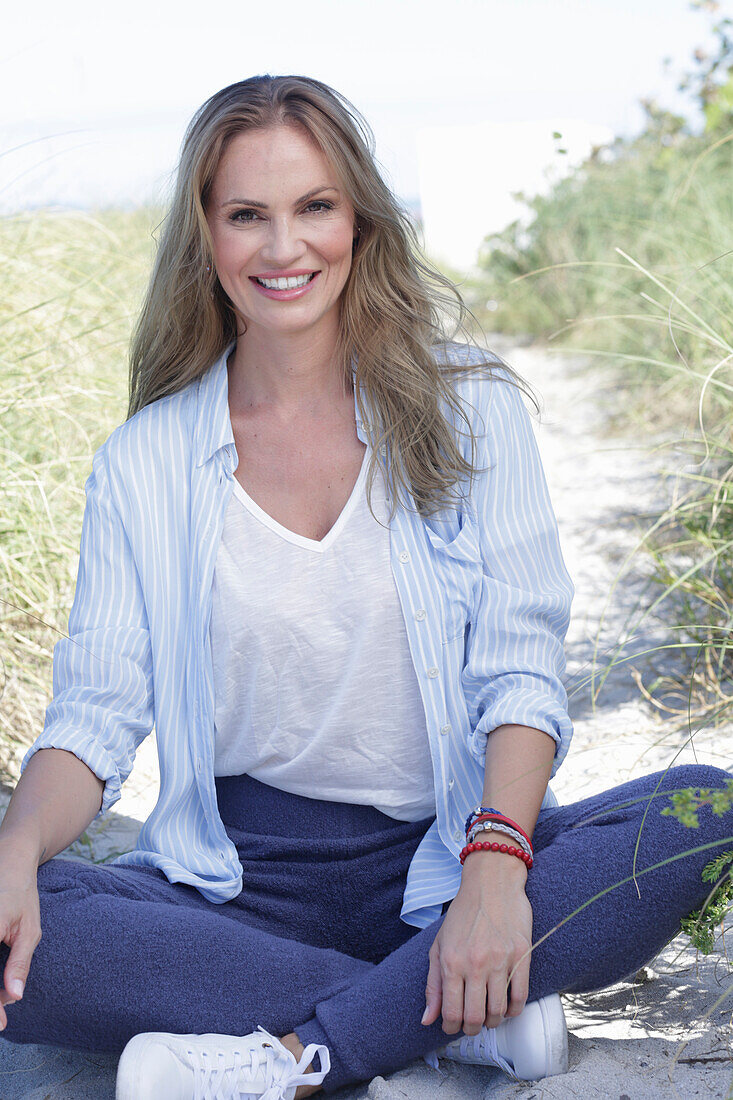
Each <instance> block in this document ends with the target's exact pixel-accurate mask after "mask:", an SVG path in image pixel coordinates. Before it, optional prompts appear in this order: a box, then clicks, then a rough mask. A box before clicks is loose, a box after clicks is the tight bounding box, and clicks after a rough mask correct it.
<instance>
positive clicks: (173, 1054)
mask: <svg viewBox="0 0 733 1100" xmlns="http://www.w3.org/2000/svg"><path fill="white" fill-rule="evenodd" d="M315 1054H318V1055H319V1057H320V1059H321V1069H320V1071H319V1072H317V1073H315V1072H314V1073H306V1072H305V1070H306V1068H307V1066H309V1065H310V1063H311V1061H312V1060H313V1056H314V1055H315ZM330 1068H331V1058H330V1055H329V1052H328V1047H326V1046H320V1045H318V1044H316V1043H309V1045H308V1046H307V1047H306V1048H305V1050H304V1051H303V1054H302V1056H301V1059H300V1061H299V1062H296V1060H295V1055H294V1054H293V1053H292V1051H290V1050H288V1049H287V1047H285V1046H283V1044H282V1043H281V1042H280V1040H279V1039H276V1038H275V1036H274V1035H270V1033H269V1032H268V1031H265V1029H264V1028H263V1027H262V1026H261V1025H260V1026H259V1028H258V1030H257V1031H253V1032H252V1033H251V1034H250V1035H243V1036H236V1035H174V1034H171V1033H169V1032H166V1031H145V1032H141V1034H139V1035H133V1037H132V1039H130V1041H129V1043H128V1044H127V1046H126V1047H125V1049H124V1050H123V1051H122V1055H121V1057H120V1061H119V1064H118V1066H117V1089H116V1092H115V1097H116V1100H293V1097H294V1096H295V1090H296V1088H297V1086H298V1085H320V1084H321V1082H322V1081H323V1078H324V1077H325V1076H326V1074H327V1073H328V1071H329V1069H330Z"/></svg>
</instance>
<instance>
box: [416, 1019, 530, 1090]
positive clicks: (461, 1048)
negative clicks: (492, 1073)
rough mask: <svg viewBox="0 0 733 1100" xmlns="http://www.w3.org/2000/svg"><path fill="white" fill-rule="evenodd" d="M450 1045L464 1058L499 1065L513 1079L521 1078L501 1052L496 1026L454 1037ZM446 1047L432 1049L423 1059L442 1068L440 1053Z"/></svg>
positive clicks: (434, 1066)
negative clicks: (439, 1061) (497, 1041)
mask: <svg viewBox="0 0 733 1100" xmlns="http://www.w3.org/2000/svg"><path fill="white" fill-rule="evenodd" d="M448 1046H450V1047H451V1048H452V1049H453V1050H455V1051H457V1053H458V1054H459V1055H460V1056H461V1057H462V1058H468V1059H471V1060H473V1061H478V1062H485V1063H486V1065H492V1066H498V1067H499V1069H501V1070H503V1071H504V1073H506V1074H507V1076H508V1077H511V1078H512V1080H514V1081H519V1080H520V1078H519V1077H517V1075H516V1073H515V1072H514V1066H513V1065H512V1064H511V1062H508V1061H507V1060H506V1058H503V1057H502V1056H501V1054H499V1049H498V1047H497V1043H496V1029H495V1028H489V1027H483V1028H482V1029H481V1031H479V1033H478V1035H462V1036H461V1038H460V1039H454V1040H453V1041H452V1042H451V1043H449V1044H448ZM445 1049H446V1048H445V1047H440V1048H439V1049H438V1050H431V1051H430V1052H429V1053H428V1054H425V1055H423V1061H425V1062H427V1064H428V1065H429V1066H432V1067H433V1069H440V1065H439V1063H438V1054H441V1053H442V1052H443V1051H444V1050H445Z"/></svg>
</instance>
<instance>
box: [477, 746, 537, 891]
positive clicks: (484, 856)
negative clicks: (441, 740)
mask: <svg viewBox="0 0 733 1100" xmlns="http://www.w3.org/2000/svg"><path fill="white" fill-rule="evenodd" d="M554 758H555V742H554V740H553V739H552V738H551V737H550V736H549V734H547V733H544V732H543V731H542V730H538V729H533V728H532V727H530V726H514V725H504V726H498V727H497V728H496V729H495V730H493V731H492V732H491V733H490V734H489V737H488V742H487V746H486V774H485V779H484V790H483V795H482V801H481V804H482V806H493V807H494V809H496V810H498V811H499V812H500V813H503V814H506V815H507V817H510V818H511V819H512V820H513V821H516V823H517V824H518V825H519V826H521V828H522V829H523V830H524V832H525V833H526V834H527V836H528V837H530V838H531V837H532V833H533V832H534V827H535V825H536V824H537V817H538V815H539V812H540V806H541V805H542V799H543V798H544V796H545V791H546V790H547V783H548V780H549V778H550V773H551V771H552V762H553V760H554ZM484 836H485V837H486V836H488V834H484ZM490 839H492V840H493V839H499V837H498V830H497V835H496V837H495V834H494V832H493V831H492V833H491V835H490ZM501 839H504V838H503V837H502V838H501ZM508 842H509V843H510V844H511V843H514V842H513V841H512V840H511V839H510V840H509V841H508ZM492 857H497V858H492ZM498 866H501V867H502V869H503V870H506V871H507V872H510V873H512V872H513V873H514V874H516V875H517V876H519V877H521V878H524V877H526V867H525V866H524V864H523V863H522V862H521V860H518V859H516V858H514V857H512V858H511V859H509V858H507V857H506V856H505V855H504V854H503V853H499V852H496V853H494V852H485V851H484V852H479V853H475V854H471V855H469V856H467V857H466V861H465V863H464V865H463V875H464V877H465V876H466V874H469V875H474V874H479V873H485V874H493V873H495V871H496V868H497V867H498ZM492 868H493V870H492Z"/></svg>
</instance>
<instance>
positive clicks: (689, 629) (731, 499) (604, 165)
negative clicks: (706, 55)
mask: <svg viewBox="0 0 733 1100" xmlns="http://www.w3.org/2000/svg"><path fill="white" fill-rule="evenodd" d="M732 171H733V132H730V133H725V134H722V135H721V134H717V135H715V136H707V137H706V136H705V135H698V136H692V135H683V136H680V137H679V138H678V139H677V140H676V141H674V142H672V143H671V144H663V143H662V142H660V141H658V140H654V135H650V134H646V135H642V136H641V137H640V138H639V139H637V140H636V141H634V142H630V143H619V144H618V145H617V146H616V147H615V149H613V150H608V149H607V150H606V151H605V155H603V151H600V150H596V151H595V152H594V154H593V155H592V156H591V157H590V158H589V159H588V160H587V161H586V162H585V163H584V164H583V165H581V166H580V168H579V169H577V170H576V171H575V172H573V173H572V174H571V175H569V176H568V178H567V179H565V180H563V181H561V182H560V183H558V184H557V185H556V186H555V187H554V188H553V190H552V191H551V193H550V194H549V195H547V196H543V197H538V198H535V199H531V200H529V201H528V205H529V206H530V208H531V210H532V213H533V219H534V220H533V221H532V222H531V224H529V225H527V224H520V223H519V222H515V223H514V224H513V225H512V226H510V227H508V228H507V229H506V230H505V231H504V232H503V233H501V234H497V235H495V236H494V237H492V238H490V239H489V240H488V241H487V242H486V244H485V247H484V249H483V251H482V255H481V274H480V275H479V276H478V277H474V278H472V279H470V280H468V282H467V285H466V293H467V297H468V299H469V302H470V304H471V306H472V309H473V311H474V313H475V314H476V316H477V317H478V319H479V321H480V322H481V324H482V326H483V327H484V329H485V331H487V333H488V332H490V331H492V330H494V331H501V332H502V333H505V334H514V335H515V336H521V337H523V338H525V339H526V338H530V339H534V340H538V341H541V342H542V343H544V344H545V346H546V349H547V350H548V351H550V352H552V351H557V352H559V353H563V354H567V352H568V351H572V352H573V353H575V354H576V355H579V356H580V357H581V361H584V362H585V364H586V366H585V376H586V378H587V382H588V386H589V387H597V388H598V390H599V391H603V392H605V393H610V394H612V395H613V401H612V409H611V410H609V422H610V424H611V426H612V428H614V427H615V428H617V429H620V430H621V431H623V432H624V433H633V434H635V435H637V436H638V437H640V438H642V439H643V438H646V439H647V440H648V442H649V446H650V448H651V447H655V448H657V449H659V448H660V447H661V448H663V449H664V451H665V453H666V456H667V471H668V472H667V485H668V492H669V505H668V507H667V508H666V509H665V510H664V511H663V513H662V514H660V515H658V516H656V517H654V520H653V522H652V523H650V525H649V527H648V529H647V530H646V531H645V532H643V534H642V537H641V538H640V539H639V547H638V551H637V554H643V555H645V556H646V558H647V559H648V561H650V562H651V563H652V574H651V575H652V580H653V582H654V583H655V586H656V590H655V592H654V595H653V598H652V601H651V602H650V604H649V605H648V606H647V607H644V608H642V609H640V610H638V611H637V612H636V613H635V614H634V617H633V619H632V620H630V621H629V622H628V623H627V624H626V626H625V628H624V636H625V638H626V639H632V638H633V637H635V636H636V634H637V632H638V630H639V628H640V626H641V624H642V622H643V621H644V620H645V619H647V618H648V616H649V615H650V614H651V613H655V614H659V613H660V611H661V612H664V614H665V618H666V621H667V623H668V625H669V638H668V640H667V642H666V643H665V644H667V645H669V644H671V645H674V646H676V647H678V648H679V650H680V654H681V656H682V659H681V660H680V661H679V663H678V666H677V669H676V671H672V673H669V672H665V673H664V674H662V675H659V676H657V677H655V678H654V679H653V680H651V681H650V682H649V683H647V684H645V683H643V682H641V681H640V680H639V681H638V686H639V689H640V691H641V692H642V693H643V694H645V695H646V697H647V698H648V700H649V701H650V702H651V703H652V704H653V705H655V706H656V707H658V708H659V710H660V711H661V712H662V713H664V714H665V716H668V717H670V718H677V719H678V720H679V721H680V723H681V724H683V725H684V724H687V725H688V726H689V725H690V724H691V723H692V722H693V721H697V722H700V721H703V722H706V723H709V724H713V725H714V726H717V725H718V724H719V723H721V722H725V723H730V722H731V721H733V643H732V642H731V635H732V634H733V566H732V564H731V563H732V562H733V488H732V482H733V190H731V187H730V179H731V174H732ZM627 564H628V565H629V566H631V565H632V564H633V563H632V562H631V561H629V562H628V563H627ZM624 647H625V642H624V638H620V639H619V645H618V647H617V648H616V651H615V653H614V655H613V657H612V661H615V660H617V659H619V654H620V653H621V651H622V650H623V649H624ZM609 669H610V665H609V666H607V667H606V669H605V670H601V672H600V675H599V684H600V685H601V686H602V684H603V681H604V678H605V675H604V671H605V674H607V672H608V671H609Z"/></svg>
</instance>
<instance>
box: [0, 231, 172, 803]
mask: <svg viewBox="0 0 733 1100" xmlns="http://www.w3.org/2000/svg"><path fill="white" fill-rule="evenodd" d="M158 220H159V215H157V214H156V212H155V211H151V210H136V211H129V212H122V211H109V212H103V213H98V214H96V215H89V214H84V213H74V212H68V211H67V212H58V213H55V212H53V211H35V212H29V213H25V214H21V215H18V216H14V217H6V218H3V219H0V255H1V256H2V264H3V271H4V278H3V289H4V293H3V299H2V303H1V304H0V383H1V385H0V502H1V503H0V600H1V601H2V602H1V603H0V660H1V666H0V675H1V676H2V680H1V681H0V688H1V690H2V707H1V708H0V776H2V777H4V779H5V781H6V782H10V781H14V778H15V777H17V764H18V763H19V760H20V758H21V757H22V754H23V752H24V750H25V748H26V746H27V745H28V744H30V743H31V741H33V740H34V738H35V737H36V736H37V735H38V733H39V732H40V730H41V728H42V726H43V718H44V713H45V707H46V705H47V701H48V699H49V698H50V696H51V671H52V669H51V657H52V652H53V646H54V644H55V642H56V641H57V640H58V638H59V637H60V636H62V635H63V634H64V633H65V630H66V623H67V619H68V612H69V608H70V606H71V600H72V598H73V591H74V585H75V581H76V564H77V560H78V551H79V537H80V532H81V518H82V514H83V509H84V500H85V497H84V488H83V486H84V482H85V480H86V477H87V476H88V474H89V472H90V470H91V455H92V453H93V452H94V450H96V448H97V447H98V446H99V445H100V444H101V443H102V442H103V440H104V439H105V438H106V437H107V436H108V435H109V433H110V432H111V431H112V429H113V428H114V427H115V426H116V425H117V424H119V423H120V422H121V421H122V420H124V418H125V415H126V410H127V370H128V368H127V344H128V340H129V333H130V327H131V323H132V320H133V318H134V315H135V312H136V310H137V308H138V303H139V300H140V295H141V293H142V289H143V285H144V282H145V279H146V277H147V274H148V271H149V264H150V259H151V256H152V252H153V239H152V236H151V233H152V231H153V228H154V226H155V225H156V223H157V221H158Z"/></svg>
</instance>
